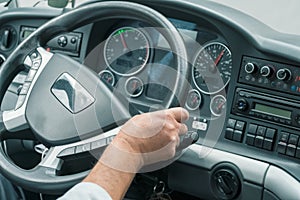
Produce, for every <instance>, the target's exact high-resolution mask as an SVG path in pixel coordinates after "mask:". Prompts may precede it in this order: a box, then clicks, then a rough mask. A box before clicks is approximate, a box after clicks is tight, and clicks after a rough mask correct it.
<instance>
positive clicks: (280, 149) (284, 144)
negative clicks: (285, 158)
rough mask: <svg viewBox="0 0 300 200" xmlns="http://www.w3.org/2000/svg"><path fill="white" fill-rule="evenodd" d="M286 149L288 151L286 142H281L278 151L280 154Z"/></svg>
mask: <svg viewBox="0 0 300 200" xmlns="http://www.w3.org/2000/svg"><path fill="white" fill-rule="evenodd" d="M285 151H286V143H284V142H279V143H278V148H277V152H278V153H280V154H285Z"/></svg>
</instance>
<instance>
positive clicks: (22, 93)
mask: <svg viewBox="0 0 300 200" xmlns="http://www.w3.org/2000/svg"><path fill="white" fill-rule="evenodd" d="M29 87H30V83H28V82H25V83H24V84H23V86H22V90H21V92H20V95H26V94H27V92H28V90H29Z"/></svg>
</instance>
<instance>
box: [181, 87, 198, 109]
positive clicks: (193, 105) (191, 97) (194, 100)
mask: <svg viewBox="0 0 300 200" xmlns="http://www.w3.org/2000/svg"><path fill="white" fill-rule="evenodd" d="M200 104H201V95H200V93H199V92H198V91H197V90H190V91H189V93H188V96H187V99H186V103H185V105H186V107H187V108H188V109H189V110H196V109H197V108H199V106H200Z"/></svg>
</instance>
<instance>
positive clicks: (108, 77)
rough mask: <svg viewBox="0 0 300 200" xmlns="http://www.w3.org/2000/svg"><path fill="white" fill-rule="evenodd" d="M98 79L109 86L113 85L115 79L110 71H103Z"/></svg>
mask: <svg viewBox="0 0 300 200" xmlns="http://www.w3.org/2000/svg"><path fill="white" fill-rule="evenodd" d="M99 77H100V79H101V80H103V81H104V82H106V83H108V84H109V85H111V86H114V85H115V77H114V75H113V73H111V71H108V70H103V71H101V72H100V73H99Z"/></svg>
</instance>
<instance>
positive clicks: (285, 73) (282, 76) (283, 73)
mask: <svg viewBox="0 0 300 200" xmlns="http://www.w3.org/2000/svg"><path fill="white" fill-rule="evenodd" d="M276 77H277V79H278V80H281V81H286V80H290V79H291V77H292V73H291V71H290V70H289V69H287V68H284V69H280V70H278V71H277V73H276Z"/></svg>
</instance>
